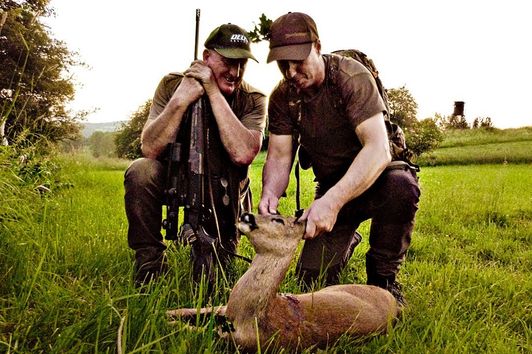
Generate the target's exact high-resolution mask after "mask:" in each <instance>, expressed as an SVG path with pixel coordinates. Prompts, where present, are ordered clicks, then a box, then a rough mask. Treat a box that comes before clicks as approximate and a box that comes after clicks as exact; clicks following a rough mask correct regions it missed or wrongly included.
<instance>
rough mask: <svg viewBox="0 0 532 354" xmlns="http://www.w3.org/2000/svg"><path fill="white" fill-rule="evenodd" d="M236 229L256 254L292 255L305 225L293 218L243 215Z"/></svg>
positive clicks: (301, 236)
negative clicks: (247, 240)
mask: <svg viewBox="0 0 532 354" xmlns="http://www.w3.org/2000/svg"><path fill="white" fill-rule="evenodd" d="M238 229H239V230H240V232H242V233H243V234H244V235H246V236H247V237H248V239H249V241H250V242H251V244H252V245H253V247H254V248H255V252H257V253H270V254H277V255H286V254H290V255H292V254H293V252H294V250H295V248H296V247H297V245H298V243H299V241H300V240H302V238H303V233H304V232H305V223H304V222H298V221H297V219H296V218H294V217H283V216H280V215H253V214H247V213H246V214H243V215H242V216H241V217H240V222H239V223H238Z"/></svg>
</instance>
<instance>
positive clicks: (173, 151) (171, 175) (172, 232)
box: [163, 9, 215, 280]
mask: <svg viewBox="0 0 532 354" xmlns="http://www.w3.org/2000/svg"><path fill="white" fill-rule="evenodd" d="M199 19H200V10H199V9H196V38H195V46H194V60H197V58H198V35H199ZM207 113H208V106H207V102H206V100H205V97H204V96H203V97H201V98H200V99H198V100H197V101H196V102H195V103H194V104H192V105H191V106H190V107H189V108H188V110H187V112H186V116H185V119H184V120H183V123H182V128H181V129H183V131H184V132H185V134H186V133H187V132H188V137H189V143H188V144H184V143H182V142H181V140H182V139H183V138H184V137H186V135H184V134H178V136H177V137H176V141H175V142H174V143H172V144H169V146H168V154H169V158H168V174H167V188H166V190H165V196H166V211H167V212H166V216H167V217H166V219H164V220H163V228H164V229H165V230H166V239H167V240H178V239H180V240H181V241H182V242H183V243H185V244H190V245H191V246H192V247H191V258H192V262H193V275H194V278H195V279H196V280H198V279H199V277H200V276H201V273H202V272H204V273H205V274H206V275H207V277H208V279H210V278H211V277H212V276H213V275H214V273H213V271H212V270H213V269H212V268H213V263H214V258H213V247H214V242H215V238H214V237H211V236H210V235H209V234H208V233H207V232H206V230H205V228H204V226H203V224H204V223H205V221H207V220H208V219H209V218H210V217H211V215H212V210H211V209H210V208H209V207H208V206H207V205H206V203H205V200H206V199H205V196H206V188H205V185H206V184H205V180H206V175H207V174H206V169H207V168H206V166H207V165H206V164H207V157H206V152H207V136H208V124H207V120H208V117H207V115H206V114H207ZM180 207H183V214H184V219H183V225H182V226H181V231H180V234H179V236H178V227H179V208H180Z"/></svg>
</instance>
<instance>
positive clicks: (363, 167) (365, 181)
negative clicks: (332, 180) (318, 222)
mask: <svg viewBox="0 0 532 354" xmlns="http://www.w3.org/2000/svg"><path fill="white" fill-rule="evenodd" d="M390 160H391V157H390V153H389V150H388V149H386V148H385V147H382V146H379V145H370V146H366V147H364V148H363V149H362V150H361V151H360V152H359V154H358V155H357V156H356V158H355V159H354V160H353V163H352V164H351V166H350V167H349V169H348V170H347V172H346V173H345V175H344V176H343V177H342V178H341V179H340V180H339V181H338V183H336V184H335V185H334V186H333V187H332V188H331V189H329V191H327V193H326V194H325V195H324V197H326V198H329V199H330V200H331V201H334V203H335V204H336V208H337V209H338V210H340V209H341V208H342V207H343V206H344V205H345V204H347V203H348V202H349V201H351V200H353V199H355V198H356V197H358V196H360V195H361V194H362V193H364V192H365V191H366V190H367V189H368V188H369V187H371V185H373V183H375V181H376V180H377V178H378V177H379V176H380V174H381V173H382V171H384V169H385V168H386V166H387V165H388V163H389V162H390Z"/></svg>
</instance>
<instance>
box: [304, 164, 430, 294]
mask: <svg viewBox="0 0 532 354" xmlns="http://www.w3.org/2000/svg"><path fill="white" fill-rule="evenodd" d="M324 193H325V190H320V187H319V186H318V188H317V193H316V198H319V196H321V195H323V194H324ZM419 196H420V190H419V186H418V182H417V176H416V174H415V172H413V171H411V170H410V169H387V170H385V171H384V172H383V173H382V174H381V176H380V177H379V178H378V179H377V180H376V182H375V183H374V184H373V185H372V186H371V187H370V188H369V189H368V190H367V191H366V192H364V193H363V194H362V195H360V196H359V197H358V198H356V199H354V200H352V201H351V202H349V203H348V204H346V205H345V206H344V207H343V208H342V209H341V210H340V213H339V214H338V218H337V221H336V224H335V226H334V228H333V230H332V231H331V232H329V233H325V234H322V235H320V236H318V237H316V238H314V239H312V240H307V241H305V244H304V246H303V251H302V253H301V256H300V258H299V262H298V274H299V276H300V278H301V279H302V280H303V281H304V282H305V283H306V284H308V285H309V284H310V283H311V282H312V281H313V280H316V279H317V278H318V277H319V276H320V274H321V276H323V277H324V278H325V282H326V284H327V285H332V284H336V283H338V282H339V275H340V271H341V270H342V269H343V268H344V267H345V265H346V264H347V262H348V261H349V258H350V257H351V255H352V254H353V250H354V248H355V247H356V245H357V244H358V243H359V242H360V241H361V237H360V235H359V234H358V233H357V232H356V230H357V228H358V226H359V225H360V223H362V222H363V221H365V220H368V219H371V228H370V235H369V246H370V248H369V251H368V252H367V254H366V272H367V276H368V284H374V285H380V286H386V283H388V284H390V283H393V282H394V281H395V277H396V275H397V273H398V271H399V268H400V265H401V263H402V262H403V260H404V258H405V254H406V251H407V250H408V247H409V246H410V240H411V236H412V230H413V227H414V217H415V214H416V211H417V209H418V201H419Z"/></svg>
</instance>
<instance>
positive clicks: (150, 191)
mask: <svg viewBox="0 0 532 354" xmlns="http://www.w3.org/2000/svg"><path fill="white" fill-rule="evenodd" d="M166 170H167V169H166V166H165V164H163V163H161V162H160V161H158V160H153V159H147V158H140V159H137V160H135V161H133V162H132V163H131V164H130V166H129V167H128V168H127V170H126V172H125V176H124V189H125V197H124V198H125V208H126V215H127V219H128V223H129V228H128V235H127V237H128V245H129V247H130V248H132V249H133V250H134V251H135V265H136V273H137V277H138V278H142V277H144V276H145V275H146V273H155V274H156V273H160V272H161V270H162V269H164V268H165V267H166V265H165V264H164V263H165V259H164V251H165V250H166V244H165V243H164V242H163V236H162V234H161V221H162V206H163V203H164V199H165V196H164V186H165V183H166ZM211 219H214V218H211ZM211 224H213V225H211ZM204 226H205V228H206V229H207V232H209V233H210V234H211V235H216V233H215V231H214V230H215V225H214V222H211V223H207V224H205V225H204ZM234 228H235V226H234V221H233V220H228V221H225V220H224V221H220V229H221V233H222V240H223V241H222V242H223V246H224V249H225V250H228V251H230V252H234V251H235V248H236V238H235V231H234V230H233V229H234ZM228 230H229V231H228ZM228 234H230V236H228V237H226V236H227V235H228ZM224 260H225V259H224ZM139 272H140V274H139Z"/></svg>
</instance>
